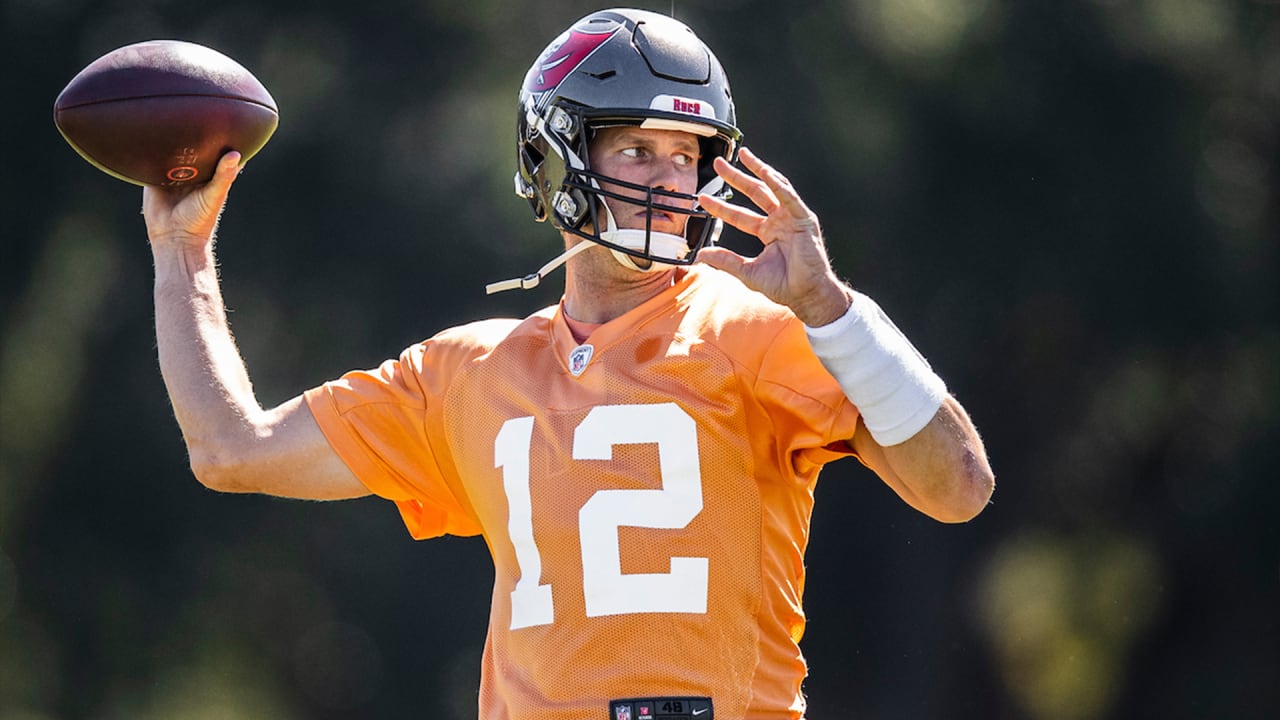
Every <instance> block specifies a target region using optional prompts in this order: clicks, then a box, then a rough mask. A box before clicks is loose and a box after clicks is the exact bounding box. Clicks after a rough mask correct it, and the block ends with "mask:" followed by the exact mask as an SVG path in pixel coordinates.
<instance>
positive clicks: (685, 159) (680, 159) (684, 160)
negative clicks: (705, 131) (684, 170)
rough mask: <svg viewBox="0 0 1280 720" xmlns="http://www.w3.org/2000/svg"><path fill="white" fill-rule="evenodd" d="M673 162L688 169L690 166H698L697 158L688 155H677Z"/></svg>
mask: <svg viewBox="0 0 1280 720" xmlns="http://www.w3.org/2000/svg"><path fill="white" fill-rule="evenodd" d="M675 162H676V164H677V165H680V166H683V167H689V166H690V165H696V164H698V158H697V156H695V155H689V154H686V153H677V154H676V156H675Z"/></svg>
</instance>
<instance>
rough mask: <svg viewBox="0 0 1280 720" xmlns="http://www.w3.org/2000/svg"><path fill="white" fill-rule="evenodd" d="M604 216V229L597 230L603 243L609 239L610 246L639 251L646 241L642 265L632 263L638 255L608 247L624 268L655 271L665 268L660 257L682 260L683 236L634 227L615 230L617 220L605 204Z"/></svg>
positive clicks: (685, 252)
mask: <svg viewBox="0 0 1280 720" xmlns="http://www.w3.org/2000/svg"><path fill="white" fill-rule="evenodd" d="M604 216H605V220H606V222H607V224H608V229H606V230H605V231H604V232H602V233H600V239H601V240H604V241H605V242H611V243H613V244H614V245H621V246H622V247H624V248H626V249H628V250H639V251H641V252H644V250H645V240H646V239H647V240H648V242H649V247H648V250H649V252H648V255H649V257H650V260H649V261H645V264H644V265H641V264H640V263H638V262H636V261H637V260H642V258H637V257H633V256H631V255H628V254H626V253H624V252H622V251H621V250H615V249H613V248H610V249H609V250H610V252H611V253H613V259H614V260H617V261H618V262H619V263H621V264H622V266H623V267H625V268H631V269H632V270H639V271H640V272H655V271H658V270H665V269H666V268H665V267H664V266H665V265H666V263H664V262H662V260H663V259H664V258H670V259H672V260H682V259H684V256H685V255H688V254H689V244H688V243H686V242H685V241H684V238H682V237H680V236H679V235H672V234H671V233H664V232H657V231H655V230H649V231H647V232H646V231H644V230H637V229H625V230H624V229H619V228H618V223H616V222H614V220H613V212H612V211H610V210H609V206H608V205H607V204H606V205H605V206H604Z"/></svg>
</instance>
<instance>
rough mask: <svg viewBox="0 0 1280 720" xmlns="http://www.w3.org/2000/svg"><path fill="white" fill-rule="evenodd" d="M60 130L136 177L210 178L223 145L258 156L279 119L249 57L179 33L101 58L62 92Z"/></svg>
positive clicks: (169, 181)
mask: <svg viewBox="0 0 1280 720" xmlns="http://www.w3.org/2000/svg"><path fill="white" fill-rule="evenodd" d="M53 119H54V123H55V124H56V125H57V126H58V131H59V132H61V133H62V136H63V137H64V138H66V140H67V142H68V143H70V144H71V147H73V148H75V150H76V152H78V153H80V155H81V156H82V157H84V159H85V160H88V161H89V162H90V163H93V165H94V166H96V167H97V168H99V169H101V170H102V171H104V172H106V173H108V174H110V175H113V176H115V177H117V178H120V179H121V180H127V181H128V182H131V183H135V184H137V185H166V186H170V187H177V186H182V185H197V184H200V183H202V182H205V181H206V180H208V179H209V176H210V175H211V174H212V173H213V169H214V167H215V166H216V165H217V163H218V158H220V157H221V156H222V155H223V154H224V153H226V152H227V151H229V150H238V151H239V152H240V154H241V163H244V162H245V161H247V160H248V159H249V158H251V157H253V156H254V154H256V153H257V152H258V151H259V150H261V149H262V146H263V145H265V144H266V143H267V140H268V139H270V138H271V134H272V133H274V132H275V130H276V126H277V125H278V124H279V122H280V113H279V109H278V108H277V107H276V101H275V100H274V99H273V98H272V97H271V94H270V93H268V92H267V89H266V88H265V87H263V86H262V83H260V82H258V79H257V78H256V77H254V76H253V73H250V72H249V71H248V70H246V69H245V68H244V67H243V66H241V65H240V64H239V63H237V62H236V61H235V60H232V59H231V58H229V57H227V56H226V55H223V54H222V53H220V52H218V51H217V50H213V49H211V48H207V47H205V46H203V45H196V44H194V43H189V42H182V41H179V40H152V41H148V42H140V43H135V44H133V45H126V46H124V47H122V48H119V49H116V50H113V51H111V52H109V53H107V54H106V55H103V56H102V57H100V58H98V59H97V60H94V61H93V62H92V63H90V64H89V66H88V67H86V68H85V69H84V70H81V71H80V73H79V74H77V75H76V76H75V77H74V78H72V79H71V82H70V83H68V84H67V87H66V88H65V89H63V91H62V92H61V93H60V94H59V95H58V99H57V100H56V101H55V102H54V105H53Z"/></svg>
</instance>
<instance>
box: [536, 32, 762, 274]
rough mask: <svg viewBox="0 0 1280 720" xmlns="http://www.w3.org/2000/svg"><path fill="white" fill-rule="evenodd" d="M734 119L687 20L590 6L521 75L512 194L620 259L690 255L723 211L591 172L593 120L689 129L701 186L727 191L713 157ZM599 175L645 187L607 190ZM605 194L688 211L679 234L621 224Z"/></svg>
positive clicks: (725, 151)
mask: <svg viewBox="0 0 1280 720" xmlns="http://www.w3.org/2000/svg"><path fill="white" fill-rule="evenodd" d="M735 122H736V119H735V116H734V110H733V96H732V95H731V94H730V92H729V81H728V79H727V78H726V77H725V73H724V69H723V68H722V67H721V66H720V62H719V61H718V60H717V59H716V57H715V55H714V54H712V52H711V50H710V49H709V48H708V47H707V46H706V45H705V44H704V43H703V42H702V41H701V40H699V39H698V37H697V36H696V35H694V33H693V31H692V30H690V29H689V28H688V27H687V26H686V25H684V24H683V23H681V22H679V21H678V20H675V19H673V18H670V17H667V16H664V15H660V14H657V13H652V12H647V11H643V10H623V9H620V10H602V11H599V12H595V13H592V14H590V15H588V16H586V17H584V18H582V19H581V20H579V21H577V22H576V23H574V24H573V26H572V27H570V28H569V29H568V30H567V31H565V32H564V33H563V34H561V35H560V37H558V38H556V39H555V41H553V42H552V43H551V44H550V45H548V46H547V48H546V49H545V50H543V51H542V54H541V55H540V56H539V57H538V59H537V61H535V62H534V63H533V66H532V67H530V68H529V72H528V74H526V75H525V78H524V85H523V87H521V89H520V107H519V115H518V119H517V138H516V145H517V149H518V170H517V172H516V176H515V186H516V194H517V195H519V196H521V197H524V198H526V199H527V200H528V201H529V204H530V206H532V208H533V213H534V216H535V218H536V219H537V220H539V221H542V220H546V219H548V218H550V220H551V224H552V225H554V226H555V227H556V228H557V229H560V230H562V231H566V232H569V233H572V234H574V235H577V236H579V237H582V238H586V239H587V240H590V241H592V242H595V243H598V244H601V245H604V246H606V247H609V248H610V249H612V250H613V252H614V256H615V257H617V258H618V260H619V261H620V262H622V263H623V264H624V265H628V266H630V267H633V268H636V269H646V268H651V267H653V266H654V265H657V264H658V263H665V264H668V265H687V264H690V263H692V262H693V260H694V256H696V255H697V252H698V250H699V249H701V248H702V247H703V246H704V245H707V244H712V243H714V242H715V240H716V238H717V236H718V235H719V232H720V227H721V223H720V221H719V220H718V219H715V218H713V217H711V216H710V215H709V214H708V213H707V212H706V211H705V210H702V209H700V208H698V207H697V205H696V196H695V195H687V194H683V193H677V192H671V191H666V190H661V189H656V188H649V187H646V186H642V185H641V186H637V185H634V184H632V183H627V182H623V181H620V180H617V179H615V178H610V177H606V176H603V175H600V174H598V173H595V172H593V171H592V169H591V166H590V159H589V155H588V144H589V143H590V141H591V139H592V137H593V135H594V133H595V130H596V129H597V128H601V127H609V126H617V125H635V126H639V127H644V128H657V129H663V130H682V131H685V132H690V133H693V134H695V135H697V136H698V139H699V145H700V146H701V147H700V149H701V153H700V154H701V158H700V159H699V162H698V186H699V187H698V192H699V193H708V194H713V195H718V196H720V197H728V195H729V191H728V189H727V188H726V187H725V186H724V183H723V181H722V180H721V179H720V177H719V176H718V175H717V174H716V173H715V171H714V170H713V169H712V161H713V160H714V158H716V157H722V158H725V159H726V160H730V161H732V160H734V159H735V157H736V155H737V149H738V145H739V143H740V141H741V138H742V134H741V132H739V130H738V128H737V127H736V125H735ZM602 183H608V184H610V185H612V186H615V187H622V188H626V189H628V190H630V191H631V192H632V195H633V196H634V195H637V194H639V195H641V197H640V198H638V199H637V198H636V197H627V196H623V195H619V194H617V193H614V192H608V191H606V190H604V189H602V188H601V184H602ZM604 197H609V198H611V199H613V200H615V201H623V202H630V203H633V204H637V205H641V206H646V207H649V208H652V209H655V210H660V211H663V212H667V213H673V214H678V215H684V216H687V220H686V223H685V231H684V237H678V236H674V235H668V234H665V233H660V232H657V231H651V230H650V229H649V228H645V229H643V230H619V229H618V228H617V226H616V225H615V223H614V220H613V214H612V213H611V212H610V211H609V208H608V206H607V205H606V204H605V203H604V202H603V198H604ZM583 245H585V244H583ZM575 249H579V248H575ZM635 259H640V260H649V261H656V262H651V263H648V264H645V265H640V264H637V263H636V262H635Z"/></svg>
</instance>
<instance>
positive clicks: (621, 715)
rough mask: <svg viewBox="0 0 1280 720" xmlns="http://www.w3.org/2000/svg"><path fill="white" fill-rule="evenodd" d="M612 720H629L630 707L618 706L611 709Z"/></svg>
mask: <svg viewBox="0 0 1280 720" xmlns="http://www.w3.org/2000/svg"><path fill="white" fill-rule="evenodd" d="M613 720H631V706H630V705H619V706H617V707H615V708H614V709H613Z"/></svg>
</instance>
